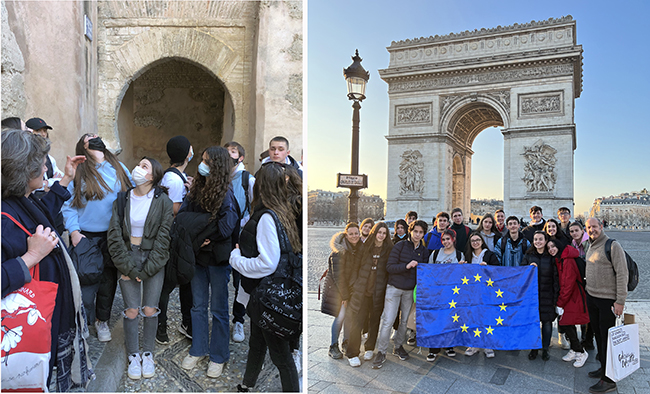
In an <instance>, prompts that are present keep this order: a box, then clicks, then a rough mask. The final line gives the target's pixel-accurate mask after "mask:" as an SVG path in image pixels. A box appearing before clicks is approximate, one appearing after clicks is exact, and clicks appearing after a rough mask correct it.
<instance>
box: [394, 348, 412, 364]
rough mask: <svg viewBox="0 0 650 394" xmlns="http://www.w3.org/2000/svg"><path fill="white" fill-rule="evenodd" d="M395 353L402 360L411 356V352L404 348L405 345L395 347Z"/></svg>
mask: <svg viewBox="0 0 650 394" xmlns="http://www.w3.org/2000/svg"><path fill="white" fill-rule="evenodd" d="M393 354H394V355H396V356H397V357H399V359H400V360H402V361H404V360H407V359H408V358H409V354H408V353H407V352H406V350H404V346H400V347H396V348H395V349H393Z"/></svg>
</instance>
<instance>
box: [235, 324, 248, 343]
mask: <svg viewBox="0 0 650 394" xmlns="http://www.w3.org/2000/svg"><path fill="white" fill-rule="evenodd" d="M244 339H246V335H244V325H243V324H241V323H240V322H237V323H235V326H234V327H233V328H232V340H233V341H235V342H244Z"/></svg>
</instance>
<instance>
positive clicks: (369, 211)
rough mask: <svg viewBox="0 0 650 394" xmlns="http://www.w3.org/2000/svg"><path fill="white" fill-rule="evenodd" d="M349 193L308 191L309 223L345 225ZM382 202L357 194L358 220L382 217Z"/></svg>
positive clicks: (373, 197) (381, 200)
mask: <svg viewBox="0 0 650 394" xmlns="http://www.w3.org/2000/svg"><path fill="white" fill-rule="evenodd" d="M349 194H350V192H348V191H345V192H332V191H328V190H310V191H309V192H308V201H309V223H310V224H314V223H319V222H320V223H322V222H326V223H345V222H346V221H347V217H348V195H349ZM384 204H385V203H384V200H383V199H382V198H381V197H380V196H377V195H365V194H363V193H359V203H358V207H359V218H360V220H363V219H365V218H367V217H370V218H372V219H374V220H379V219H383V217H384Z"/></svg>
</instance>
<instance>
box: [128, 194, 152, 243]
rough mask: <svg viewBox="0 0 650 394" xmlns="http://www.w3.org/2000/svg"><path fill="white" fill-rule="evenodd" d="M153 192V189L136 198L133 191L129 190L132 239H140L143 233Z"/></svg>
mask: <svg viewBox="0 0 650 394" xmlns="http://www.w3.org/2000/svg"><path fill="white" fill-rule="evenodd" d="M153 192H154V189H151V190H150V191H149V193H147V194H145V195H144V196H142V197H140V196H136V195H135V193H133V190H131V195H130V197H131V202H130V204H131V205H130V210H131V212H130V215H131V217H130V220H131V236H132V237H142V234H143V233H144V223H145V221H146V220H147V214H148V213H149V208H150V207H151V201H153Z"/></svg>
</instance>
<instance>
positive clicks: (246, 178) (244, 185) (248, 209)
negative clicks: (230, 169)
mask: <svg viewBox="0 0 650 394" xmlns="http://www.w3.org/2000/svg"><path fill="white" fill-rule="evenodd" d="M250 175H251V173H250V172H248V171H246V170H244V171H242V173H241V187H242V189H244V196H246V207H244V209H242V211H241V212H240V213H239V215H240V216H239V219H240V220H241V219H243V218H244V215H245V214H246V212H248V213H249V214H250V213H251V202H250V199H249V197H248V185H249V184H250V183H249V180H250V179H249V178H250Z"/></svg>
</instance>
